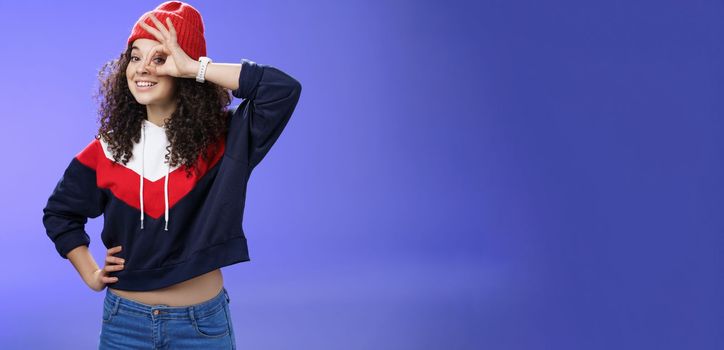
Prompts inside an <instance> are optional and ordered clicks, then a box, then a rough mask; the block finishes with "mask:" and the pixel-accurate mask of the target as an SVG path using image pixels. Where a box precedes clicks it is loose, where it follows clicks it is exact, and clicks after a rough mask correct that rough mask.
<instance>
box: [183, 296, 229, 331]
mask: <svg viewBox="0 0 724 350" xmlns="http://www.w3.org/2000/svg"><path fill="white" fill-rule="evenodd" d="M192 323H193V325H194V328H195V329H196V332H197V333H198V334H199V335H201V336H204V337H208V338H218V337H224V336H226V335H228V334H229V319H228V317H227V315H226V309H225V307H224V305H223V304H219V306H218V307H217V308H216V311H213V312H212V313H210V314H208V315H204V316H202V317H195V316H194V318H193V320H192Z"/></svg>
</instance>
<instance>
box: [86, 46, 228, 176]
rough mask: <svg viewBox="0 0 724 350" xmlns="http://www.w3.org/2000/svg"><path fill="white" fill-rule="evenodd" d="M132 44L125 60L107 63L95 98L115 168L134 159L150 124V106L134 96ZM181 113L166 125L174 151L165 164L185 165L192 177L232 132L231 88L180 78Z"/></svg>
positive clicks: (101, 133) (178, 98)
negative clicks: (130, 82)
mask: <svg viewBox="0 0 724 350" xmlns="http://www.w3.org/2000/svg"><path fill="white" fill-rule="evenodd" d="M131 47H132V46H131V45H128V47H127V48H126V50H125V51H124V52H123V53H121V55H120V57H118V58H117V59H113V60H111V61H108V62H106V63H105V64H104V65H103V67H102V68H101V69H100V71H99V73H98V79H99V81H100V86H99V88H98V91H97V93H95V94H94V97H95V99H96V100H97V101H98V102H99V107H98V122H99V123H100V127H99V128H98V133H97V134H96V136H95V138H97V139H99V138H101V137H102V138H103V139H104V140H105V141H106V142H107V143H108V148H109V150H110V151H111V153H112V154H113V159H114V163H118V162H119V161H120V162H122V163H123V164H124V165H125V164H127V163H128V161H129V160H130V158H131V156H132V155H133V153H132V150H133V144H134V142H139V140H140V137H141V127H142V124H143V122H144V120H145V119H146V114H147V113H146V106H145V105H142V104H140V103H138V102H137V101H136V99H135V98H134V97H133V95H132V94H131V91H130V90H129V87H128V80H127V78H126V67H128V63H129V62H130V57H131ZM174 79H175V81H174V83H175V84H176V92H175V101H176V103H177V105H176V106H177V108H176V110H175V111H174V112H173V114H172V115H171V118H170V119H169V120H168V121H167V122H166V124H165V129H166V136H167V138H168V140H169V143H170V146H169V147H171V150H169V147H167V148H166V150H167V153H166V156H165V159H166V161H167V162H170V164H171V166H176V165H178V164H183V165H184V166H185V167H186V176H187V177H188V176H191V171H192V170H194V169H196V170H197V167H196V165H197V160H198V159H199V156H200V157H201V158H203V159H204V161H206V160H208V159H209V157H210V155H209V154H208V153H209V151H210V150H211V149H210V147H209V146H211V145H214V144H216V142H217V141H219V138H221V137H225V135H226V132H227V130H228V127H229V125H228V123H229V120H228V119H229V118H228V114H227V113H228V111H227V106H228V105H229V104H230V103H231V96H230V93H229V91H228V90H227V89H225V88H223V87H221V86H219V85H217V84H214V83H211V82H208V81H207V82H206V83H204V84H199V83H197V82H196V80H195V79H187V78H177V77H174Z"/></svg>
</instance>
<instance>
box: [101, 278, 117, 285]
mask: <svg viewBox="0 0 724 350" xmlns="http://www.w3.org/2000/svg"><path fill="white" fill-rule="evenodd" d="M101 281H102V282H103V283H116V282H118V277H105V276H103V277H101Z"/></svg>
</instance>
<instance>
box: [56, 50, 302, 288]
mask: <svg viewBox="0 0 724 350" xmlns="http://www.w3.org/2000/svg"><path fill="white" fill-rule="evenodd" d="M241 64H242V69H241V74H240V75H239V88H238V89H237V90H233V91H232V94H233V95H234V96H235V97H237V98H240V99H243V101H242V102H241V104H240V105H239V106H238V107H236V108H235V109H231V110H229V111H228V115H229V118H230V120H229V130H228V134H227V135H226V136H225V137H223V138H221V139H220V140H219V141H218V142H217V143H216V144H215V145H214V146H212V148H211V149H212V150H213V156H212V157H210V159H209V160H208V161H203V160H202V158H201V157H199V159H198V160H199V163H198V169H199V170H200V173H199V174H197V175H193V176H191V177H186V174H185V169H186V168H185V166H183V165H181V166H175V167H170V166H169V165H168V163H166V162H165V160H164V155H165V154H166V153H167V150H166V146H167V145H169V142H168V140H167V138H166V133H165V131H166V130H165V128H164V127H161V126H157V125H155V124H153V123H151V122H150V121H148V120H144V122H143V127H142V132H141V139H140V140H139V142H137V143H134V146H133V156H132V157H131V159H130V161H129V162H128V163H127V164H126V165H123V164H122V163H120V162H118V163H116V162H114V161H113V157H112V155H111V153H110V152H109V150H108V145H107V143H106V142H105V141H104V140H103V139H102V138H94V139H93V141H91V142H90V143H89V144H88V145H87V146H86V147H85V148H84V149H83V150H81V151H80V152H79V153H78V154H77V155H76V156H75V157H74V158H73V159H72V160H71V161H70V164H69V165H68V166H67V168H66V169H65V172H64V173H63V176H62V177H61V179H60V180H59V181H58V183H57V185H56V186H55V189H54V190H53V193H52V194H51V195H50V197H49V198H48V201H47V204H46V206H45V208H44V209H43V225H44V226H45V229H46V231H47V235H48V237H49V238H50V239H51V240H52V241H53V243H54V244H55V248H56V250H57V251H58V253H59V254H60V256H61V257H62V258H64V259H67V258H68V257H67V254H68V252H69V251H71V250H73V249H74V248H76V247H78V246H81V245H86V246H89V245H90V237H89V236H88V234H87V233H86V231H85V224H86V222H87V220H88V218H95V217H98V216H100V215H101V214H103V231H102V232H101V239H102V241H103V244H104V245H105V246H106V248H108V249H110V248H112V247H115V246H118V245H121V246H123V249H122V251H121V252H119V253H118V254H115V255H114V256H117V257H121V258H124V259H125V260H126V262H125V268H124V269H123V270H121V271H114V272H109V273H108V275H109V276H111V277H118V281H117V282H115V283H112V284H110V286H112V287H113V288H117V289H122V290H132V291H148V290H154V289H158V288H163V287H167V286H170V285H173V284H176V283H179V282H182V281H185V280H188V279H190V278H192V277H195V276H198V275H201V274H204V273H206V272H209V271H212V270H215V269H217V268H220V267H223V266H227V265H231V264H235V263H239V262H243V261H249V260H250V259H249V252H248V249H247V243H246V237H245V235H244V230H243V228H242V221H243V217H244V202H245V199H246V184H247V182H248V180H249V175H250V174H251V172H252V170H253V169H254V167H255V166H256V165H257V164H259V162H260V161H261V160H262V159H263V158H264V156H265V155H266V154H267V152H269V149H270V148H271V147H272V145H273V144H274V143H275V141H276V140H277V139H278V138H279V135H280V134H281V132H282V130H283V129H284V127H285V126H286V124H287V122H288V121H289V118H290V117H291V115H292V112H293V111H294V108H295V107H296V105H297V102H298V100H299V96H300V93H301V90H302V86H301V84H300V83H299V82H298V81H297V80H296V79H294V78H293V77H291V76H289V75H288V74H286V73H284V72H282V71H281V70H279V69H277V68H275V67H273V66H270V65H263V64H257V63H255V62H253V61H251V60H248V59H242V60H241ZM103 264H105V256H104V261H103ZM101 266H103V265H102V264H101Z"/></svg>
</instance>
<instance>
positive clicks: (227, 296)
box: [222, 287, 231, 304]
mask: <svg viewBox="0 0 724 350" xmlns="http://www.w3.org/2000/svg"><path fill="white" fill-rule="evenodd" d="M222 288H224V296H226V303H227V304H230V303H231V297H229V292H227V291H226V288H225V287H222Z"/></svg>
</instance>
